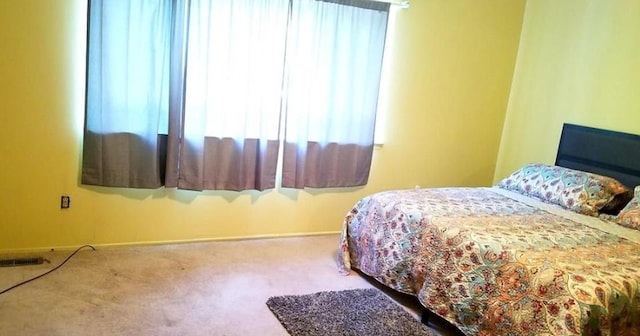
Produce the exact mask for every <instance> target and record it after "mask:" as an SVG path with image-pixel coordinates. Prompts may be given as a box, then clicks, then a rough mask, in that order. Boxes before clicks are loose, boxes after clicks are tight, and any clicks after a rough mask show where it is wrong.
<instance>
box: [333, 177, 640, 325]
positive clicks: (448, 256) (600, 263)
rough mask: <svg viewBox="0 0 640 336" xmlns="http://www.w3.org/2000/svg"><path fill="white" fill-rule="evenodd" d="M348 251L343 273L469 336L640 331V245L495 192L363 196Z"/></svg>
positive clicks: (345, 236) (350, 220) (345, 241)
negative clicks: (367, 279) (400, 295)
mask: <svg viewBox="0 0 640 336" xmlns="http://www.w3.org/2000/svg"><path fill="white" fill-rule="evenodd" d="M611 225H615V224H611ZM341 251H342V255H341V258H339V259H340V260H339V264H340V265H339V266H340V268H341V271H343V272H346V273H348V272H349V269H350V268H351V267H354V268H357V269H359V270H361V271H362V272H364V273H365V274H368V275H370V276H372V277H373V278H375V279H376V280H378V281H380V282H381V283H383V284H385V285H387V286H389V287H391V288H393V289H395V290H398V291H401V292H404V293H408V294H412V295H415V296H417V297H418V299H419V300H420V302H421V303H422V304H423V305H424V306H425V307H427V308H428V309H429V310H431V311H432V312H434V313H436V314H438V315H440V316H442V317H444V318H445V319H447V320H448V321H450V322H451V323H453V324H454V325H456V326H457V327H458V328H460V330H462V331H463V332H464V333H465V334H467V335H627V334H626V333H627V332H630V329H635V328H637V327H638V326H640V288H639V286H638V284H639V282H640V244H637V243H634V242H632V241H629V240H627V239H625V238H621V237H619V236H616V235H613V234H610V233H607V232H604V231H602V230H598V229H595V228H592V227H589V226H586V225H583V224H580V223H578V222H575V221H572V220H570V219H566V218H564V217H562V216H558V215H554V214H552V213H550V212H547V211H545V210H543V209H541V208H537V207H534V206H531V205H527V204H525V203H523V202H520V201H517V200H515V199H512V198H509V197H506V196H503V195H500V194H499V193H496V192H493V191H492V189H490V188H437V189H418V190H403V191H389V192H382V193H378V194H374V195H371V196H368V197H365V198H363V199H362V200H360V201H359V202H358V203H357V204H356V205H355V207H354V208H353V209H352V210H351V211H350V212H349V213H348V214H347V216H346V218H345V222H344V225H343V233H342V238H341ZM629 335H635V334H634V333H629Z"/></svg>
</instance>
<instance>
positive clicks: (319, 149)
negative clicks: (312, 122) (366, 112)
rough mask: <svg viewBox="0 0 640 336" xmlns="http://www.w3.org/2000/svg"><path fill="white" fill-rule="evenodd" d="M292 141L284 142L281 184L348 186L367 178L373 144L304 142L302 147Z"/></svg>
mask: <svg viewBox="0 0 640 336" xmlns="http://www.w3.org/2000/svg"><path fill="white" fill-rule="evenodd" d="M298 149H299V148H298V145H297V144H295V143H286V142H285V144H284V154H283V155H284V157H283V165H282V167H283V168H282V183H281V185H282V187H283V188H295V189H304V188H348V187H359V186H363V185H366V184H367V183H368V181H369V173H370V170H371V161H372V158H373V144H371V145H356V144H337V143H330V144H326V145H321V144H319V143H317V142H313V141H309V142H307V147H306V149H305V150H304V151H299V150H298Z"/></svg>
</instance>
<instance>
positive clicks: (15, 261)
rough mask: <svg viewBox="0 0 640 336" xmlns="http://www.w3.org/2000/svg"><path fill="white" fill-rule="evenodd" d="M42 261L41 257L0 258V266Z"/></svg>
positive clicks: (24, 264) (32, 263) (34, 263)
mask: <svg viewBox="0 0 640 336" xmlns="http://www.w3.org/2000/svg"><path fill="white" fill-rule="evenodd" d="M43 262H44V259H43V258H42V257H36V258H14V259H0V267H11V266H26V265H40V264H42V263H43Z"/></svg>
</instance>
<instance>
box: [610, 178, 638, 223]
mask: <svg viewBox="0 0 640 336" xmlns="http://www.w3.org/2000/svg"><path fill="white" fill-rule="evenodd" d="M633 193H634V194H633V198H632V199H631V201H629V203H627V206H626V207H624V208H623V209H622V210H620V213H619V214H618V215H617V216H608V215H603V216H602V217H603V218H605V219H608V220H612V221H614V222H616V223H618V224H620V225H622V226H626V227H628V228H632V229H636V230H640V186H636V188H635V189H634V191H633Z"/></svg>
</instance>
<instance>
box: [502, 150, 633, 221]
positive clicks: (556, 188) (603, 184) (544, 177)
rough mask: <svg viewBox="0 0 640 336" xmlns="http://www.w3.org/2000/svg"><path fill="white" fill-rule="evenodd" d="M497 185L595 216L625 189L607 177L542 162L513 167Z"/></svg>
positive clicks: (625, 189)
mask: <svg viewBox="0 0 640 336" xmlns="http://www.w3.org/2000/svg"><path fill="white" fill-rule="evenodd" d="M498 187H501V188H504V189H507V190H511V191H515V192H518V193H521V194H524V195H528V196H532V197H536V198H538V199H541V200H543V201H546V202H549V203H553V204H557V205H560V206H562V207H564V208H566V209H569V210H572V211H575V212H578V213H582V214H585V215H589V216H598V211H599V210H600V208H602V207H603V206H605V205H606V204H607V203H609V202H610V201H611V200H612V199H613V198H614V197H615V196H616V195H618V194H621V193H624V192H626V191H627V190H628V189H627V187H625V186H624V185H623V184H622V183H620V182H618V181H617V180H615V179H613V178H610V177H606V176H601V175H597V174H592V173H587V172H583V171H580V170H575V169H569V168H565V167H559V166H551V165H546V164H542V163H531V164H528V165H526V166H524V167H522V168H520V169H518V170H516V171H515V172H513V174H511V175H510V176H509V177H507V178H505V179H504V180H502V181H500V182H499V183H498Z"/></svg>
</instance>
